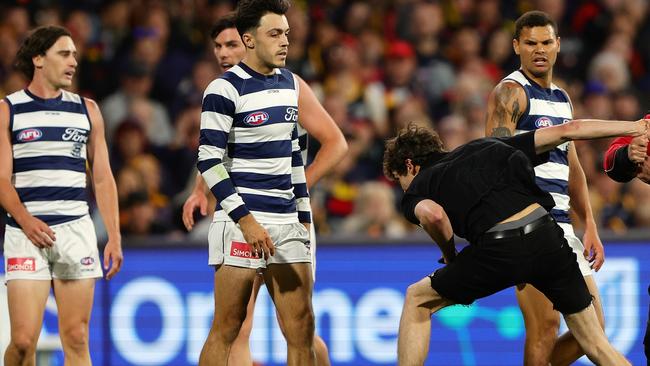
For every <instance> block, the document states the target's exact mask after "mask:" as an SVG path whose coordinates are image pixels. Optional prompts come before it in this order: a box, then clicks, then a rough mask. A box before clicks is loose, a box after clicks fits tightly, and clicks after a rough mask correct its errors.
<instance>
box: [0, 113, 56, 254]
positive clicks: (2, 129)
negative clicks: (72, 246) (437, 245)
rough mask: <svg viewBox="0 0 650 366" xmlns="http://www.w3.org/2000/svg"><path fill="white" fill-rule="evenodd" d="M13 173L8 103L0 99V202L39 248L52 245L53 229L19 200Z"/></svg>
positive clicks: (54, 238)
mask: <svg viewBox="0 0 650 366" xmlns="http://www.w3.org/2000/svg"><path fill="white" fill-rule="evenodd" d="M12 173H13V153H12V149H11V137H10V134H9V105H7V103H6V102H5V101H4V100H2V101H0V192H2V194H0V204H2V207H4V208H5V210H7V212H8V213H9V214H10V215H11V217H13V218H14V220H16V222H17V223H18V225H20V227H21V229H22V230H23V232H24V233H25V235H26V236H27V237H28V238H29V240H31V242H32V243H33V244H34V245H35V246H37V247H39V248H48V247H51V246H52V245H54V241H55V240H56V237H55V235H54V231H53V230H52V229H51V228H50V227H49V226H48V225H47V224H46V223H44V222H43V221H41V220H39V219H37V218H36V217H34V216H32V215H31V214H30V213H29V212H28V211H27V209H26V208H25V206H24V205H23V204H22V202H20V198H19V197H18V192H16V189H15V188H14V186H13V184H12V183H11V175H12Z"/></svg>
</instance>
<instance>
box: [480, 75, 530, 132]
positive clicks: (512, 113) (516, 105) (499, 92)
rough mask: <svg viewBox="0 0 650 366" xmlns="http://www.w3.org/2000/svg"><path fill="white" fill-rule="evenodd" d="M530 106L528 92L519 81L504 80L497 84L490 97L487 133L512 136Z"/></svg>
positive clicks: (486, 124)
mask: <svg viewBox="0 0 650 366" xmlns="http://www.w3.org/2000/svg"><path fill="white" fill-rule="evenodd" d="M527 107H528V99H527V98H526V92H525V91H524V88H522V87H521V85H519V84H518V83H517V82H515V81H511V80H504V81H502V82H500V83H499V84H497V86H496V87H495V88H494V90H492V92H491V93H490V96H489V98H488V112H487V120H486V123H485V135H486V136H493V137H504V136H512V135H514V133H515V127H516V126H517V122H518V121H519V118H520V117H521V115H522V114H524V112H525V111H526V108H527Z"/></svg>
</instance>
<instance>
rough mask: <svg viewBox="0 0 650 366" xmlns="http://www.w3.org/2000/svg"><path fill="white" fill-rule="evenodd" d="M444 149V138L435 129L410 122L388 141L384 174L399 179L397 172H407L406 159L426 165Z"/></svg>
mask: <svg viewBox="0 0 650 366" xmlns="http://www.w3.org/2000/svg"><path fill="white" fill-rule="evenodd" d="M443 151H445V148H444V147H443V144H442V140H441V139H440V136H438V134H437V133H436V132H435V131H433V130H431V129H429V128H425V127H421V126H418V125H417V124H416V123H415V122H410V123H409V124H408V126H406V127H404V128H403V129H401V130H400V131H399V132H398V133H397V136H395V137H393V138H392V139H389V140H387V141H386V150H384V175H385V176H386V178H388V179H390V180H397V176H396V175H395V173H397V175H400V176H401V175H405V174H406V164H405V162H406V159H411V161H412V162H413V164H414V165H420V166H424V165H425V164H426V162H427V161H428V160H429V159H430V158H431V157H432V156H433V155H434V154H435V153H439V152H443Z"/></svg>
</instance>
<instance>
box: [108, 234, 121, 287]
mask: <svg viewBox="0 0 650 366" xmlns="http://www.w3.org/2000/svg"><path fill="white" fill-rule="evenodd" d="M123 262H124V255H123V254H122V243H121V242H120V240H111V239H109V240H108V243H106V247H105V248H104V270H105V271H108V273H106V279H107V280H110V279H111V278H113V276H115V275H116V274H117V272H119V271H120V269H122V263H123Z"/></svg>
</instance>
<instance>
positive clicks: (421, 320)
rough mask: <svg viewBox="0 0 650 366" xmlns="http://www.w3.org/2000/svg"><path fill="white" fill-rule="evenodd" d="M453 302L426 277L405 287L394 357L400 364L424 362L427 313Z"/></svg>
mask: <svg viewBox="0 0 650 366" xmlns="http://www.w3.org/2000/svg"><path fill="white" fill-rule="evenodd" d="M451 304H453V303H452V302H451V301H449V300H447V299H444V298H443V297H441V296H440V295H439V294H438V293H437V292H436V290H434V289H433V288H431V280H430V279H429V278H428V277H425V278H423V279H422V280H420V281H418V282H416V283H414V284H412V285H411V286H409V288H408V290H406V299H405V300H404V308H403V309H402V317H401V318H400V321H399V335H398V341H397V358H398V365H400V366H420V365H424V360H425V359H426V357H427V354H428V353H429V340H430V338H431V315H432V314H433V313H435V312H436V311H438V310H440V309H442V308H443V307H445V306H448V305H451Z"/></svg>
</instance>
